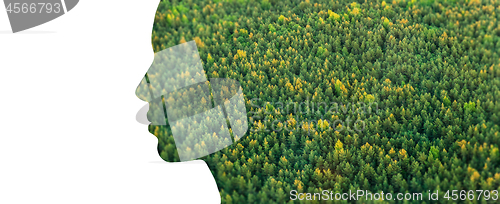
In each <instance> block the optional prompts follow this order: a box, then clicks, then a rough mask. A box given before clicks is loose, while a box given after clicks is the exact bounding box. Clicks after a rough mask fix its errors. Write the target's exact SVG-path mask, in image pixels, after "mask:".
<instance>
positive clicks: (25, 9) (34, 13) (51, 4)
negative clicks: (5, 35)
mask: <svg viewBox="0 0 500 204" xmlns="http://www.w3.org/2000/svg"><path fill="white" fill-rule="evenodd" d="M78 2H79V0H64V1H61V0H4V3H5V8H6V11H7V15H8V16H9V21H10V26H11V28H12V32H14V33H16V32H19V31H23V30H26V29H30V28H33V27H36V26H39V25H42V24H44V23H47V22H49V21H51V20H54V19H56V18H58V17H59V16H62V15H64V14H66V13H67V12H68V11H70V10H71V9H73V8H74V7H75V6H76V4H78Z"/></svg>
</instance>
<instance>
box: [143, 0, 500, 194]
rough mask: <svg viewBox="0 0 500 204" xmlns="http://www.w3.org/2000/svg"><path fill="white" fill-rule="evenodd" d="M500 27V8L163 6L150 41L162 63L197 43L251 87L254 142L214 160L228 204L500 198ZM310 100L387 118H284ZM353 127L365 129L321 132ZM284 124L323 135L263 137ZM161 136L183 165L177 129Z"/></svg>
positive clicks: (212, 70) (461, 3) (400, 1)
mask: <svg viewBox="0 0 500 204" xmlns="http://www.w3.org/2000/svg"><path fill="white" fill-rule="evenodd" d="M499 19H500V1H495V0H482V1H481V0H393V1H389V0H387V1H378V0H377V1H371V0H370V1H337V0H304V1H302V0H288V1H278V0H209V1H204V0H187V1H176V0H173V1H172V0H164V1H161V2H160V4H159V6H158V9H157V12H156V14H155V20H154V25H153V32H152V36H151V37H152V46H153V50H154V51H155V52H159V51H161V50H164V49H167V48H169V47H172V46H175V45H178V44H180V43H184V42H187V41H191V40H194V41H195V42H196V44H197V47H198V51H199V54H200V57H201V59H202V61H203V67H204V70H205V72H206V74H207V77H208V78H230V79H235V80H238V81H239V82H240V83H241V85H242V87H243V95H244V98H245V100H246V101H245V102H246V108H247V112H248V123H249V126H250V127H249V131H248V132H247V134H246V135H245V136H244V137H243V138H241V139H240V140H238V142H236V143H234V144H232V145H231V146H229V147H227V148H225V149H223V150H222V151H219V152H216V153H213V154H210V155H208V156H205V157H203V158H201V159H203V160H204V161H206V163H207V164H208V166H209V167H210V169H211V171H212V174H213V176H214V177H215V180H216V182H217V186H218V188H219V191H220V195H221V199H222V203H284V202H289V201H290V194H289V192H290V191H291V190H297V191H298V192H308V193H314V192H321V190H324V189H327V190H331V191H334V192H346V191H349V190H354V191H355V190H357V189H362V190H368V191H371V192H380V191H384V192H394V193H396V192H402V193H405V192H427V191H428V190H430V191H435V190H437V189H439V190H440V192H441V191H445V190H467V191H468V190H476V189H481V190H495V189H496V190H500V187H499V186H500V152H499V144H500V133H499V131H500V128H499V124H500V101H499V99H500V90H499V88H500V58H499V50H500V37H499V35H500V26H499ZM252 99H259V100H252ZM306 100H307V101H312V102H315V103H321V102H327V103H330V102H337V103H339V104H340V103H342V104H344V105H345V104H358V103H359V102H363V103H366V104H368V103H370V102H376V103H377V105H378V111H372V112H370V113H367V112H355V113H349V114H343V113H338V114H323V112H321V111H323V109H321V110H319V109H318V110H314V111H310V112H308V113H296V112H292V113H290V112H286V113H285V112H284V111H283V110H282V109H281V108H277V107H275V105H274V104H276V103H277V102H281V103H285V104H286V103H289V102H303V101H306ZM318 112H319V113H318ZM347 117H349V118H350V120H352V121H355V120H362V121H364V123H365V125H366V127H365V129H364V130H363V131H350V130H349V129H344V130H343V131H336V130H335V129H326V130H325V129H318V128H313V127H314V126H321V125H324V123H325V122H324V120H325V119H328V120H329V121H334V120H337V119H339V120H342V121H346V119H347ZM275 120H279V121H280V123H282V124H281V125H282V126H283V125H285V124H284V121H287V122H288V123H287V125H289V126H294V124H295V123H293V121H296V122H299V121H315V123H311V124H310V126H307V125H306V126H302V127H301V128H295V129H294V130H292V131H286V130H284V129H282V130H281V131H264V128H263V127H270V126H271V125H278V124H276V123H275V124H272V123H273V121H275ZM353 125H354V124H352V122H351V127H352V126H353ZM149 128H150V132H151V133H152V134H154V135H156V136H157V137H158V140H159V143H158V151H159V153H160V156H161V157H162V158H163V159H164V160H166V161H169V162H175V161H179V159H178V155H177V151H176V146H175V142H174V139H173V137H172V133H171V130H170V129H169V127H168V126H150V127H149ZM167 185H168V184H167ZM440 197H443V195H440ZM295 202H298V200H297V201H295ZM314 202H317V203H322V202H323V201H314ZM314 202H313V203H314ZM388 202H389V203H398V201H388ZM409 202H414V203H422V201H409ZM439 202H448V201H444V200H440V201H439ZM470 202H471V203H482V201H481V200H479V201H478V200H473V201H470Z"/></svg>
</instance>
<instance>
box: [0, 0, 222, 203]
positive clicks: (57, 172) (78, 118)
mask: <svg viewBox="0 0 500 204" xmlns="http://www.w3.org/2000/svg"><path fill="white" fill-rule="evenodd" d="M158 2H159V0H146V1H125V0H120V1H119V0H106V1H102V0H100V1H98V0H83V1H80V3H79V4H78V5H77V6H76V7H75V8H74V9H73V10H71V11H70V12H68V13H67V14H65V15H63V16H61V17H59V18H57V19H55V20H53V21H51V22H48V23H46V24H43V25H41V26H38V27H35V28H32V29H30V30H27V31H22V32H20V33H16V34H12V32H11V28H10V24H9V21H8V18H7V14H6V12H5V10H4V9H3V5H4V4H3V2H2V3H1V5H2V7H1V8H0V94H1V95H0V121H1V123H0V203H8V204H11V203H51V204H53V203H64V204H68V203H134V204H137V203H220V196H219V193H218V190H217V186H216V184H215V180H214V178H213V177H212V175H211V173H210V170H209V168H208V167H207V165H206V164H205V162H203V161H192V162H187V163H166V162H164V161H163V160H162V159H161V158H160V157H159V155H158V153H157V150H156V145H157V139H156V137H154V136H153V135H152V134H150V133H149V132H148V130H147V126H146V125H141V124H139V123H137V122H136V121H135V114H136V112H137V111H138V110H139V109H140V108H141V107H142V106H143V105H144V104H145V102H143V101H141V100H139V99H138V98H137V97H136V96H135V88H136V87H137V85H138V84H139V81H140V80H141V78H142V77H143V75H144V74H145V73H146V71H147V69H148V68H149V65H150V64H151V62H152V60H153V50H152V47H151V30H152V26H153V20H154V14H155V12H156V8H157V6H158Z"/></svg>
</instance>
